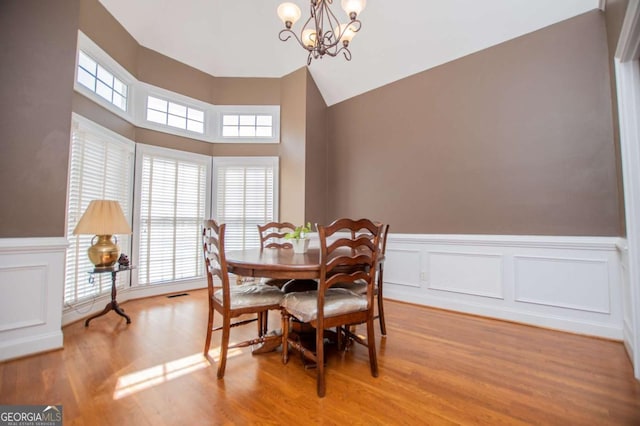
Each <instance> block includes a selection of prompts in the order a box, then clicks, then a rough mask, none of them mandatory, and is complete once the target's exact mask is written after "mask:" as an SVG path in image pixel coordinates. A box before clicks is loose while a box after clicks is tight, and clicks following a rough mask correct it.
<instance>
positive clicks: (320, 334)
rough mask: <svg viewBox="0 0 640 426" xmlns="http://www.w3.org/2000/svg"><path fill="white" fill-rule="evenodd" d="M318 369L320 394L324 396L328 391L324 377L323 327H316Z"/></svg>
mask: <svg viewBox="0 0 640 426" xmlns="http://www.w3.org/2000/svg"><path fill="white" fill-rule="evenodd" d="M316 369H317V379H316V380H317V387H318V396H319V397H320V398H322V397H324V395H325V393H326V391H327V385H326V383H325V377H324V330H323V329H322V328H321V327H317V328H316Z"/></svg>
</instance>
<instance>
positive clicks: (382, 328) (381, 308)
mask: <svg viewBox="0 0 640 426" xmlns="http://www.w3.org/2000/svg"><path fill="white" fill-rule="evenodd" d="M382 268H383V267H382V266H380V270H379V271H378V295H377V299H378V321H380V334H382V335H383V336H386V335H387V324H386V323H385V321H384V305H383V304H384V302H383V300H382V283H383V282H384V279H383V278H382V274H383V269H382Z"/></svg>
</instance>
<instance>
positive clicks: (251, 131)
mask: <svg viewBox="0 0 640 426" xmlns="http://www.w3.org/2000/svg"><path fill="white" fill-rule="evenodd" d="M216 111H217V114H215V117H217V119H216V126H215V129H216V131H217V134H216V137H215V140H214V141H215V142H226V143H278V142H279V141H280V107H279V106H277V105H259V106H258V105H235V106H218V107H216Z"/></svg>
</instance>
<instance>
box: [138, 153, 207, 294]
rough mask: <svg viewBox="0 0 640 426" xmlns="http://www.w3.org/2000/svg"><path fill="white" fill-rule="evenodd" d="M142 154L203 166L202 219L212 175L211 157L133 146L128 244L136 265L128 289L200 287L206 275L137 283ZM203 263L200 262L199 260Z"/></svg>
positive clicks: (205, 213)
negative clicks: (133, 161) (130, 244)
mask: <svg viewBox="0 0 640 426" xmlns="http://www.w3.org/2000/svg"><path fill="white" fill-rule="evenodd" d="M145 154H146V155H152V156H158V157H166V158H169V159H172V160H178V161H188V162H194V163H198V164H200V165H204V166H205V167H206V177H205V200H204V208H205V212H204V216H205V217H204V218H203V220H204V219H206V218H208V217H210V215H211V187H212V184H211V181H212V180H211V176H212V174H211V173H212V168H211V157H210V156H208V155H202V154H196V153H192V152H186V151H180V150H175V149H170V148H163V147H159V146H153V145H146V144H142V143H136V152H135V156H136V158H135V179H134V190H133V200H134V208H133V230H134V233H133V241H132V249H131V253H132V257H131V259H132V262H133V264H134V265H137V266H138V268H136V269H134V270H132V274H131V286H132V288H162V287H167V286H173V285H176V284H179V285H185V284H186V285H193V286H194V288H196V287H199V286H201V285H202V281H203V280H204V279H206V274H204V269H202V271H203V275H202V276H196V277H192V278H185V279H180V280H177V279H174V280H169V281H163V282H158V283H141V282H140V276H139V273H140V257H139V253H140V245H141V235H140V229H141V221H142V220H141V208H142V206H141V204H142V201H141V200H142V167H143V159H144V156H145ZM200 261H201V262H203V259H202V258H201V259H200Z"/></svg>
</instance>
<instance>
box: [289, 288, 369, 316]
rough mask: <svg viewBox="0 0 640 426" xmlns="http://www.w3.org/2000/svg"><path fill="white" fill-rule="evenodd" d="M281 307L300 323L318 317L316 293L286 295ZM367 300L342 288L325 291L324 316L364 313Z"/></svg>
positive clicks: (306, 292) (313, 291)
mask: <svg viewBox="0 0 640 426" xmlns="http://www.w3.org/2000/svg"><path fill="white" fill-rule="evenodd" d="M281 306H282V307H283V308H285V309H286V310H287V312H289V313H290V314H291V315H293V316H294V317H296V318H297V319H299V320H300V321H302V322H310V321H313V320H315V319H316V318H317V316H318V291H317V290H311V291H302V292H295V293H287V294H286V295H285V296H284V299H282V302H281ZM366 309H367V298H366V297H363V296H360V295H358V294H355V293H354V292H352V291H349V290H347V289H344V288H331V289H329V290H327V292H326V293H325V298H324V316H325V317H333V316H336V315H340V314H346V313H349V312H358V311H365V310H366Z"/></svg>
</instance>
